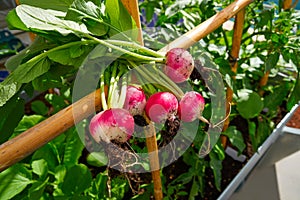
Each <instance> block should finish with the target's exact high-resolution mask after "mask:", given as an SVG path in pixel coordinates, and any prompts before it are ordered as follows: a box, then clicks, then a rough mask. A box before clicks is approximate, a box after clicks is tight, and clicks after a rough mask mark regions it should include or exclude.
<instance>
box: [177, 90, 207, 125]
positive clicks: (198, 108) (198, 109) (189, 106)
mask: <svg viewBox="0 0 300 200" xmlns="http://www.w3.org/2000/svg"><path fill="white" fill-rule="evenodd" d="M204 106H205V100H204V98H203V97H202V95H201V94H199V93H198V92H195V91H189V92H186V93H185V94H184V96H183V97H182V98H181V100H180V101H179V109H178V115H179V118H180V119H181V120H182V121H184V122H192V121H194V120H196V119H197V118H198V119H200V120H202V121H204V122H205V123H208V121H207V120H206V119H205V118H204V117H202V111H203V110H204Z"/></svg>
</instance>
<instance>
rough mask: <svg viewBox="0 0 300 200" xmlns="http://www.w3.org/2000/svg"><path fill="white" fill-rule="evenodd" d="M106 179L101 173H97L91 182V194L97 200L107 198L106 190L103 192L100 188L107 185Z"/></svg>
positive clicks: (105, 175)
mask: <svg viewBox="0 0 300 200" xmlns="http://www.w3.org/2000/svg"><path fill="white" fill-rule="evenodd" d="M107 179H108V176H107V174H105V172H103V173H99V174H98V175H97V176H96V178H95V179H94V180H93V182H92V189H91V192H92V193H93V194H94V195H95V196H97V197H98V198H99V199H101V198H104V197H107V190H103V188H102V185H106V184H107ZM96 199H97V198H96Z"/></svg>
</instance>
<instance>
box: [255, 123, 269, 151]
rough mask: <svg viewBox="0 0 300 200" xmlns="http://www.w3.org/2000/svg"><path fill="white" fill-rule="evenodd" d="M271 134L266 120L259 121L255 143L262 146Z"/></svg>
mask: <svg viewBox="0 0 300 200" xmlns="http://www.w3.org/2000/svg"><path fill="white" fill-rule="evenodd" d="M270 134H271V126H270V124H269V122H268V121H267V120H260V121H259V123H258V127H257V132H256V142H257V144H258V146H260V145H262V144H263V142H264V141H265V140H266V138H267V137H268V136H269V135H270Z"/></svg>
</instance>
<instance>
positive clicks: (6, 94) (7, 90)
mask: <svg viewBox="0 0 300 200" xmlns="http://www.w3.org/2000/svg"><path fill="white" fill-rule="evenodd" d="M21 86H22V84H21V83H18V82H16V81H15V80H13V78H12V77H11V76H8V77H7V78H6V79H5V80H4V81H3V82H1V83H0V94H1V96H0V107H1V106H3V105H4V104H5V103H6V102H7V101H8V100H9V99H10V98H12V97H13V96H14V95H15V94H16V93H17V92H18V91H19V90H20V89H21Z"/></svg>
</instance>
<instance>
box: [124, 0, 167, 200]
mask: <svg viewBox="0 0 300 200" xmlns="http://www.w3.org/2000/svg"><path fill="white" fill-rule="evenodd" d="M122 2H123V4H124V6H125V7H126V8H127V10H128V11H129V13H130V14H131V16H132V18H133V19H134V20H135V22H136V25H137V27H138V28H139V34H138V41H139V42H140V44H142V45H143V44H144V41H143V37H142V32H141V28H142V27H141V22H140V14H139V7H138V1H137V0H122ZM147 121H148V122H149V125H148V126H146V128H144V131H145V135H146V146H147V150H148V153H149V161H150V168H151V175H152V180H153V187H154V198H155V200H162V199H163V192H162V184H161V177H160V164H159V157H158V147H157V139H156V131H155V126H154V123H152V122H150V120H148V119H147Z"/></svg>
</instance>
